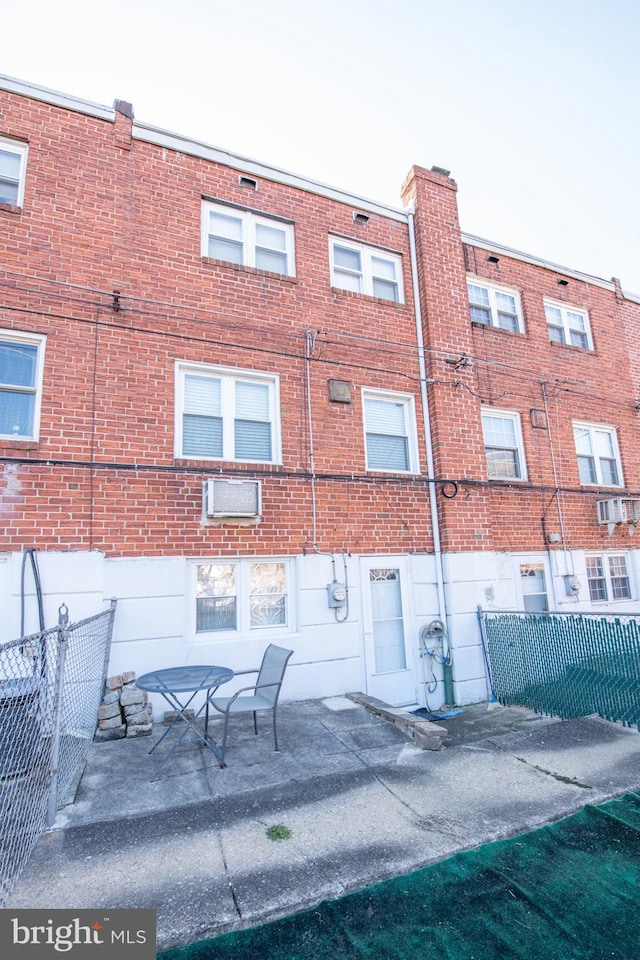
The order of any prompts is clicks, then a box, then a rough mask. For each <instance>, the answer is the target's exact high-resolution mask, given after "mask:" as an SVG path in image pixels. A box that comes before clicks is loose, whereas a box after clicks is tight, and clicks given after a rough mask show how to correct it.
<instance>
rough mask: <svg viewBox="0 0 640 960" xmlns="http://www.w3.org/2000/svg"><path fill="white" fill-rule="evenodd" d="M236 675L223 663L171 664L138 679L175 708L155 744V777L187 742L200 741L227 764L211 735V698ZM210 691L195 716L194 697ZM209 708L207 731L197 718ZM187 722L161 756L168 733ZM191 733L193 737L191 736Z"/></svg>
mask: <svg viewBox="0 0 640 960" xmlns="http://www.w3.org/2000/svg"><path fill="white" fill-rule="evenodd" d="M232 678H233V670H231V669H230V668H229V667H220V666H209V665H206V666H202V665H201V666H184V667H168V668H167V669H165V670H153V671H152V672H151V673H145V674H143V675H142V676H141V677H138V679H137V680H136V686H137V688H138V689H139V690H146V691H147V693H159V694H161V695H162V696H163V697H164V699H165V700H166V701H167V703H168V704H169V705H170V706H171V709H172V710H173V711H174V717H173V720H172V721H171V725H170V727H169V728H168V729H167V730H165V732H164V733H163V734H162V736H161V737H159V738H158V739H157V740H156V742H155V743H154V745H153V746H152V748H151V750H149V753H153V758H154V764H155V770H154V774H153V777H152V778H151V779H152V780H155V779H156V777H157V776H158V774H159V773H160V771H161V770H162V769H163V767H164V766H165V764H166V763H167V761H168V760H169V759H170V758H171V757H172V756H173V754H174V753H175V751H176V750H177V749H178V747H179V746H182V745H183V744H185V743H194V742H200V743H204V745H205V746H206V747H208V748H209V750H211V752H212V753H213V754H214V756H215V757H216V759H217V760H218V763H219V764H220V766H221V767H224V765H225V764H224V761H223V759H222V756H221V754H220V751H219V750H218V745H217V743H216V742H215V740H214V739H213V737H211V736H209V729H208V728H209V701H210V699H211V697H212V696H213V695H214V693H215V692H216V690H217V689H218V687H219V686H220V685H221V684H222V683H227V682H228V681H229V680H231V679H232ZM203 691H204V693H205V694H206V696H205V699H204V702H203V703H202V704H201V706H200V707H199V709H198V710H197V712H195V711H194V713H193V716H191V715H190V714H189V713H188V710H189V707H190V705H191V703H192V702H193V699H194V697H196V696H197V694H198V693H202V692H203ZM179 694H191V695H190V696H189V698H188V699H185V697H180V696H178V695H179ZM203 710H204V711H205V719H204V732H202V731H201V730H200V728H199V727H198V725H197V721H198V719H199V718H200V716H201V714H202V711H203ZM182 722H184V723H185V728H184V730H183V731H182V733H181V734H180V736H179V737H178V739H177V740H176V742H175V743H174V744H173V745H172V747H171V748H170V750H169V752H168V753H167V755H166V756H165V757H163V758H162V759H160V758H159V754H158V747H159V746H160V744H161V743H162V741H163V740H164V739H165V737H166V736H168V735H169V734H170V733H171V731H172V730H173V728H174V727H175V726H176V724H178V723H182ZM189 733H192V734H193V736H191V737H189V736H188V735H189Z"/></svg>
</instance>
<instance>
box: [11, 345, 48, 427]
mask: <svg viewBox="0 0 640 960" xmlns="http://www.w3.org/2000/svg"><path fill="white" fill-rule="evenodd" d="M46 340H47V338H46V337H44V336H42V335H40V334H35V333H18V332H17V331H15V330H2V329H0V343H2V344H5V343H9V344H11V343H15V344H26V345H28V346H31V347H35V348H36V350H37V357H36V366H35V374H34V378H33V379H34V383H33V384H31V385H29V386H22V385H18V384H12V383H6V384H5V383H3V384H0V392H2V393H12V394H17V393H19V394H29V395H30V396H33V398H34V401H33V429H32V430H31V432H30V433H28V434H26V433H16V432H10V433H0V438H1V439H7V438H11V439H12V440H29V441H37V440H38V439H39V438H40V410H41V406H42V380H43V376H44V351H45V345H46Z"/></svg>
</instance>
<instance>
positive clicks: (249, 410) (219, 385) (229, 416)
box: [176, 364, 280, 463]
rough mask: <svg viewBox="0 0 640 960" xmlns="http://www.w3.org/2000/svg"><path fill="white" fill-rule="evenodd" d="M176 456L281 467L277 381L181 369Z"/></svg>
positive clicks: (244, 374)
mask: <svg viewBox="0 0 640 960" xmlns="http://www.w3.org/2000/svg"><path fill="white" fill-rule="evenodd" d="M176 396H177V402H176V456H178V457H197V458H198V459H199V460H247V461H256V462H260V463H279V462H280V431H279V414H278V409H279V402H278V379H277V377H275V376H268V375H266V374H259V373H252V372H245V371H242V370H225V369H220V368H217V367H209V366H204V365H202V366H199V365H197V364H178V365H177V384H176Z"/></svg>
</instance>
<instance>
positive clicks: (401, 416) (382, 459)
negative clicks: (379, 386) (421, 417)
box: [363, 390, 418, 473]
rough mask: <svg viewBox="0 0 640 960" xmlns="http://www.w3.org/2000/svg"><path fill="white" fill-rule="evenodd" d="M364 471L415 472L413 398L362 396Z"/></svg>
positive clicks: (378, 394) (374, 393)
mask: <svg viewBox="0 0 640 960" xmlns="http://www.w3.org/2000/svg"><path fill="white" fill-rule="evenodd" d="M363 403H364V428H365V447H366V456H367V470H387V471H389V472H392V473H416V472H417V470H418V448H417V440H416V428H415V413H414V404H413V397H410V396H407V395H404V394H396V393H384V392H382V391H374V390H367V391H365V392H364V393H363Z"/></svg>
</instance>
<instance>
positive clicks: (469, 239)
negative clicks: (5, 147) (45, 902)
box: [0, 74, 640, 303]
mask: <svg viewBox="0 0 640 960" xmlns="http://www.w3.org/2000/svg"><path fill="white" fill-rule="evenodd" d="M0 90H6V91H8V92H9V93H17V94H18V95H20V96H23V97H31V98H32V99H34V100H41V101H42V102H44V103H50V104H52V105H53V106H57V107H63V108H65V109H67V110H73V111H75V112H76V113H83V114H86V115H87V116H92V117H96V118H97V119H99V120H107V121H110V122H111V123H113V122H114V120H115V109H114V108H113V107H105V106H103V105H101V104H98V103H92V102H91V101H89V100H82V99H80V98H79V97H75V96H72V95H71V94H67V93H60V92H58V91H56V90H50V89H49V88H48V87H41V86H38V84H35V83H29V82H28V81H26V80H18V79H16V78H15V77H8V76H6V75H5V74H0ZM132 135H133V136H134V137H135V138H136V139H137V140H141V141H142V142H144V143H150V144H154V145H155V146H160V147H166V148H168V149H170V150H176V151H178V152H179V153H186V154H189V155H190V156H194V157H200V158H202V159H203V160H210V161H211V162H213V163H220V164H222V165H224V166H227V167H233V168H234V169H235V170H240V171H242V172H243V173H251V174H253V175H254V176H261V177H266V178H267V179H268V180H273V181H275V182H276V183H282V184H285V185H286V186H290V187H295V188H297V189H299V190H305V191H307V192H308V193H315V194H317V195H318V196H321V197H326V198H327V199H329V200H337V201H338V202H339V203H346V204H349V205H350V206H355V207H358V208H359V209H361V210H368V211H369V212H370V213H375V214H378V215H379V216H383V217H388V218H389V219H391V220H397V221H399V222H400V223H408V219H409V214H410V213H411V212H412V210H401V209H399V208H397V207H390V206H387V205H386V204H383V203H378V202H377V201H376V200H369V199H367V198H366V197H360V196H358V195H357V194H353V193H349V192H348V191H346V190H342V189H341V188H340V187H332V186H330V185H329V184H326V183H322V182H320V181H318V180H312V179H310V178H308V177H303V176H300V175H299V174H296V173H291V172H290V171H288V170H282V169H281V168H279V167H275V166H272V165H271V164H268V163H262V162H261V161H259V160H252V159H251V158H249V157H244V156H241V155H240V154H236V153H233V152H232V151H231V150H223V149H221V148H220V147H214V146H211V145H209V144H206V143H202V142H201V141H199V140H193V139H191V138H189V137H186V136H182V135H181V134H176V133H171V132H170V131H168V130H163V129H162V128H160V127H154V126H152V125H151V124H147V123H140V122H138V121H136V120H134V121H133V130H132ZM461 240H462V243H468V244H469V245H470V246H473V247H481V248H482V249H483V250H490V251H492V252H493V253H498V254H502V255H503V256H505V257H511V258H512V259H514V260H521V261H522V262H524V263H530V264H532V265H534V266H538V267H543V268H544V269H546V270H553V271H554V272H555V273H560V274H562V275H564V276H567V277H571V278H573V279H575V280H581V281H583V282H584V283H590V284H592V285H593V286H597V287H602V288H604V289H605V290H611V291H613V290H615V285H614V284H613V283H612V282H611V281H609V280H603V279H601V278H600V277H593V276H591V275H589V274H586V273H581V272H580V271H579V270H572V269H570V268H569V267H563V266H560V265H558V264H556V263H551V262H550V261H548V260H544V259H543V258H541V257H535V256H532V255H531V254H528V253H523V252H522V251H521V250H514V249H512V248H511V247H507V246H504V245H503V244H499V243H494V242H493V241H491V240H483V239H482V238H481V237H474V236H472V235H471V234H466V233H463V234H461ZM623 294H624V297H625V299H626V300H631V301H633V302H634V303H640V294H634V293H627V292H626V291H623Z"/></svg>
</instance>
